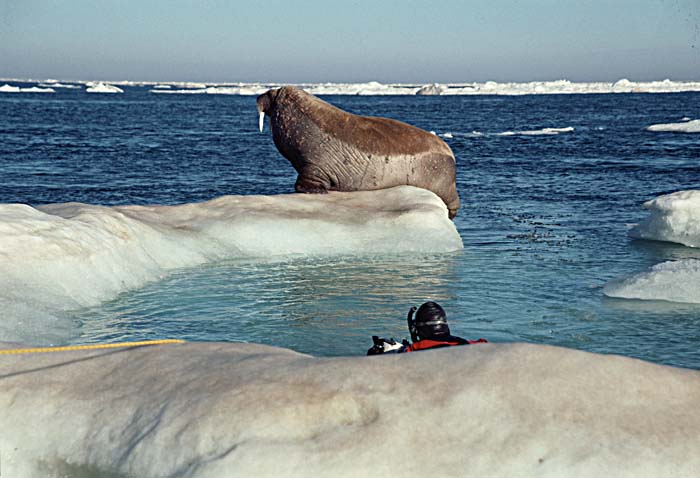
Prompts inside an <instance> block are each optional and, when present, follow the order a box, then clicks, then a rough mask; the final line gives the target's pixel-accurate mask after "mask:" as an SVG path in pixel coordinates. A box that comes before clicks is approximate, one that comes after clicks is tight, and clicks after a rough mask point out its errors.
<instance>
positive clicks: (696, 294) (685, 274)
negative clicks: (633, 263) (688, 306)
mask: <svg viewBox="0 0 700 478" xmlns="http://www.w3.org/2000/svg"><path fill="white" fill-rule="evenodd" d="M603 293H604V294H605V295H607V296H608V297H618V298H622V299H641V300H666V301H670V302H685V303H693V304H700V260H697V259H681V260H678V261H668V262H662V263H661V264H657V265H655V266H654V267H652V268H651V269H649V270H647V271H644V272H639V273H637V274H633V275H631V276H629V277H624V278H620V279H615V280H613V281H611V282H609V283H608V284H606V285H605V287H604V288H603Z"/></svg>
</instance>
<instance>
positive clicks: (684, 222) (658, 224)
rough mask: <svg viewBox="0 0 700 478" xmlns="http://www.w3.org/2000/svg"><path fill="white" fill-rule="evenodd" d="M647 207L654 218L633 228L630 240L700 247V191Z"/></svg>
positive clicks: (673, 195) (680, 193) (677, 194)
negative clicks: (647, 240)
mask: <svg viewBox="0 0 700 478" xmlns="http://www.w3.org/2000/svg"><path fill="white" fill-rule="evenodd" d="M644 207H645V208H646V209H648V210H649V212H650V215H649V217H647V218H646V219H644V220H643V221H642V222H640V223H639V224H637V225H636V226H634V227H633V228H632V230H631V231H630V236H632V237H634V238H638V239H650V240H656V241H667V242H677V243H679V244H683V245H684V246H688V247H700V190H687V191H677V192H675V193H671V194H665V195H663V196H659V197H657V198H655V199H652V200H651V201H647V202H645V203H644Z"/></svg>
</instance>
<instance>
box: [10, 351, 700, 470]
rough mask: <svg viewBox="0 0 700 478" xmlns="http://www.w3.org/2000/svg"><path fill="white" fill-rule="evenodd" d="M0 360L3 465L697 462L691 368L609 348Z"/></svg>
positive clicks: (669, 465)
mask: <svg viewBox="0 0 700 478" xmlns="http://www.w3.org/2000/svg"><path fill="white" fill-rule="evenodd" d="M0 347H2V344H0ZM0 357H1V358H0V377H1V378H2V387H0V409H1V410H2V411H3V412H2V413H0V430H2V433H0V450H2V472H3V476H8V477H22V478H46V477H59V476H72V477H78V476H115V477H116V476H119V477H127V476H133V477H158V478H160V477H178V478H192V477H197V478H228V477H232V476H236V477H238V476H240V477H256V478H266V477H278V476H281V475H282V476H285V477H304V478H306V477H310V476H318V477H326V476H328V477H334V478H351V477H352V478H355V477H369V476H404V477H408V478H413V477H416V478H419V477H427V476H449V477H458V476H459V477H461V476H478V477H485V478H490V477H498V478H500V477H509V476H512V477H515V476H517V477H522V478H529V477H533V478H534V477H537V478H560V477H562V476H566V477H603V476H614V477H616V478H628V477H629V478H639V477H667V476H673V477H674V478H691V477H692V478H696V477H697V476H698V470H700V440H699V439H698V437H700V413H698V411H697V410H698V400H699V399H700V372H697V371H692V370H683V369H678V368H673V367H666V366H661V365H654V364H651V363H647V362H643V361H640V360H635V359H631V358H626V357H620V356H614V355H596V354H590V353H585V352H580V351H575V350H569V349H563V348H557V347H548V346H542V345H532V344H482V345H470V346H464V347H454V348H449V349H440V350H434V351H426V352H419V353H413V354H402V355H393V356H379V357H352V358H351V357H348V358H313V357H310V356H307V355H301V354H297V353H295V352H292V351H290V350H285V349H278V348H272V347H267V346H262V345H253V344H221V343H189V344H181V345H164V346H152V347H143V348H137V349H131V350H127V349H122V350H116V351H115V350H104V351H90V352H85V351H83V352H61V353H51V354H33V355H24V356H20V355H0Z"/></svg>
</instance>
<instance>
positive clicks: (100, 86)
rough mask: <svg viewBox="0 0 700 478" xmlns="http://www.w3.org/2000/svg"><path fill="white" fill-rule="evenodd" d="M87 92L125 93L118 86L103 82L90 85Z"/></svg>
mask: <svg viewBox="0 0 700 478" xmlns="http://www.w3.org/2000/svg"><path fill="white" fill-rule="evenodd" d="M85 91H86V92H88V93H124V90H122V89H121V88H119V87H118V86H114V85H110V84H107V83H101V82H98V83H88V87H87V89H86V90H85Z"/></svg>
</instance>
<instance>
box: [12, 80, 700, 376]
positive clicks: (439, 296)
mask: <svg viewBox="0 0 700 478" xmlns="http://www.w3.org/2000/svg"><path fill="white" fill-rule="evenodd" d="M326 99H327V100H328V101H331V102H332V103H334V104H336V105H337V106H340V107H342V108H345V109H347V110H350V111H353V112H357V113H362V114H370V115H382V116H390V117H394V118H397V119H400V120H403V121H407V122H409V123H412V124H415V125H417V126H420V127H423V128H425V129H428V130H434V131H436V132H437V133H440V134H441V133H447V132H450V133H453V134H452V136H453V137H452V138H447V139H446V141H447V142H448V144H449V145H450V146H451V147H452V149H453V151H454V152H455V155H456V157H457V161H458V187H459V192H460V197H461V199H462V209H461V210H460V212H459V215H458V216H457V218H456V220H455V225H456V226H457V229H458V231H459V233H460V235H461V237H462V240H463V242H464V251H462V252H459V253H453V254H446V255H429V256H425V255H423V256H382V257H376V256H367V255H364V254H363V252H362V251H357V255H353V256H348V257H333V258H314V257H293V258H286V259H282V260H274V261H273V260H269V259H265V258H260V259H256V260H252V259H247V260H241V261H230V262H224V263H216V264H209V265H206V266H202V267H199V268H195V269H188V270H180V271H176V272H174V273H172V274H170V275H169V276H167V277H164V278H163V279H162V280H161V281H158V282H154V283H151V284H149V285H147V286H145V287H144V288H142V289H139V290H135V291H131V292H128V293H124V294H122V295H120V296H119V297H117V298H116V299H114V300H112V301H109V302H107V303H104V304H102V305H100V306H99V307H96V308H91V309H86V310H80V311H68V312H67V314H69V315H70V316H71V317H72V318H73V320H74V321H75V323H76V324H77V325H78V332H77V335H76V336H75V337H73V338H72V339H71V342H75V343H83V342H97V341H118V340H126V339H142V338H163V337H168V338H184V339H187V340H207V341H210V340H215V341H251V342H261V343H266V344H271V345H277V346H281V347H289V348H292V349H294V350H298V351H301V352H306V353H312V354H315V355H361V354H364V353H365V351H366V350H367V349H368V348H369V347H370V346H371V339H370V337H371V335H380V336H387V337H396V338H403V337H406V336H407V330H406V328H405V315H406V312H407V310H408V309H409V307H410V306H412V305H420V303H422V302H424V301H426V300H436V301H438V302H440V303H441V304H442V305H443V306H444V307H445V309H446V310H447V313H448V318H449V320H450V324H451V326H452V329H453V332H454V333H455V334H457V335H462V336H465V337H468V338H478V337H484V338H486V339H488V340H490V341H494V342H501V341H503V342H506V341H528V342H535V343H544V344H551V345H560V346H566V347H574V348H578V349H583V350H589V351H594V352H602V353H615V354H623V355H627V356H632V357H639V358H643V359H645V360H651V361H654V362H659V363H666V364H673V365H678V366H684V367H691V368H700V347H699V346H700V305H692V304H676V303H670V302H653V301H632V300H613V299H608V298H606V297H604V296H603V294H602V287H603V286H604V285H605V283H607V282H608V281H609V280H611V279H613V278H615V277H619V276H621V275H624V274H629V273H633V272H637V271H640V270H643V269H645V268H647V267H650V266H652V265H654V264H657V263H659V262H662V261H665V260H672V259H678V258H686V257H694V258H700V251H698V250H694V249H690V248H685V247H682V246H679V245H674V244H665V243H655V242H648V241H635V240H631V239H629V238H628V237H627V231H628V229H629V225H630V224H632V223H635V222H638V221H640V220H641V219H642V218H644V217H645V216H646V213H645V212H644V211H643V209H642V207H641V205H642V203H643V202H644V201H645V200H648V199H651V198H653V197H655V196H657V195H660V194H663V193H668V192H672V191H676V190H681V189H697V188H700V173H698V171H699V170H698V161H700V159H698V158H700V136H699V135H679V134H672V133H650V132H647V131H645V130H644V128H645V127H646V126H648V125H650V124H654V123H662V122H672V121H678V120H679V119H680V118H681V117H683V116H688V117H691V118H700V101H698V100H700V95H699V94H663V95H661V94H660V95H579V96H574V95H558V96H529V97H514V98H510V97H456V98H452V97H451V98H419V97H398V98H386V97H370V98H367V97H330V98H326ZM0 105H2V107H3V108H4V109H5V111H9V113H10V114H7V115H3V116H2V118H1V119H0V132H1V133H2V135H3V139H4V141H3V144H2V145H0V148H2V149H0V172H1V173H2V175H3V179H4V182H3V184H2V185H1V186H0V202H2V203H9V202H27V203H30V204H42V203H50V202H65V201H83V202H88V203H92V204H174V203H182V202H195V201H201V200H206V199H210V198H213V197H216V196H219V195H223V194H275V193H287V192H291V191H292V190H293V184H294V179H295V177H296V174H295V172H294V170H293V169H292V168H291V166H290V165H289V164H288V163H287V162H286V160H285V159H284V158H282V157H281V156H280V155H279V153H278V152H277V151H276V150H275V148H274V145H273V144H272V140H271V138H270V136H269V132H267V131H266V134H264V135H260V134H257V133H256V130H255V128H256V114H255V106H254V98H242V97H226V98H222V97H215V98H212V97H207V96H197V97H191V96H178V97H175V96H167V97H166V96H159V95H152V94H148V93H147V92H146V91H144V90H140V89H138V88H131V89H128V90H127V91H126V93H125V94H124V95H120V96H119V97H118V98H113V97H110V98H108V99H107V98H103V97H102V98H94V97H89V96H88V95H84V94H82V95H81V94H80V93H78V92H61V93H58V94H56V95H54V96H52V97H51V98H46V97H39V96H37V95H26V96H23V97H22V98H19V99H18V98H16V97H13V98H12V99H8V98H7V95H5V96H0ZM544 127H557V128H565V127H572V128H574V130H573V131H572V132H568V133H561V134H558V135H553V136H526V135H512V136H499V135H498V133H500V132H505V131H519V130H536V129H540V128H544ZM474 131H477V132H478V133H479V134H474V133H473V132H474ZM407 234H410V231H407ZM698 288H699V289H700V284H699V285H698Z"/></svg>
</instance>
